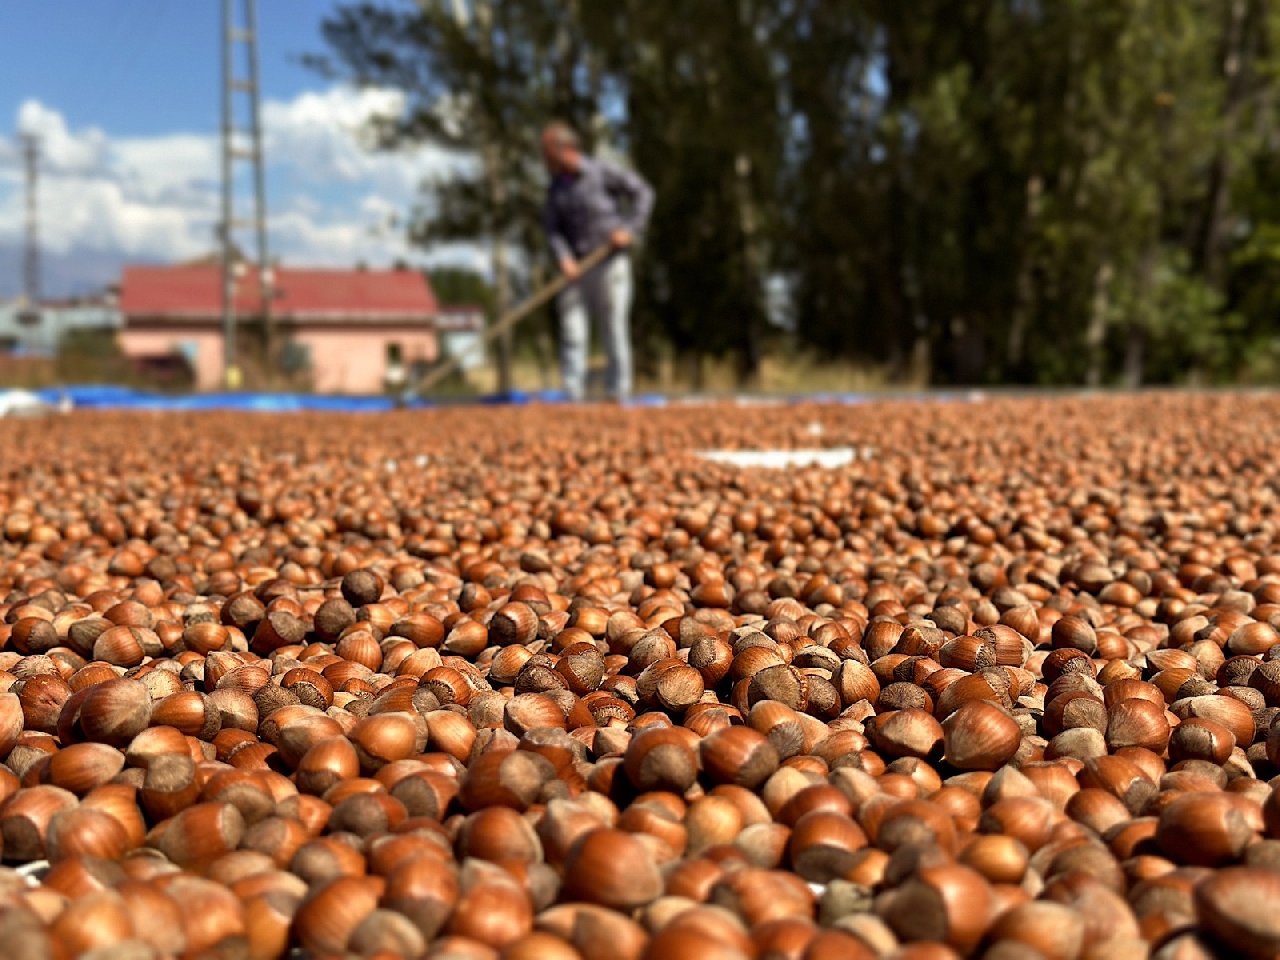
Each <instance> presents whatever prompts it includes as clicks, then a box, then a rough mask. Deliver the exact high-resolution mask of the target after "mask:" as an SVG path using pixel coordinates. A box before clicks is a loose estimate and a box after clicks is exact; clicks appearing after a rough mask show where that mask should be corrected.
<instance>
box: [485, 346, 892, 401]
mask: <svg viewBox="0 0 1280 960" xmlns="http://www.w3.org/2000/svg"><path fill="white" fill-rule="evenodd" d="M687 368H688V365H687V364H677V363H675V362H674V360H673V359H672V358H664V359H662V360H660V361H659V363H658V375H657V376H637V378H636V385H635V392H636V393H640V394H643V393H664V394H674V395H679V394H688V393H708V394H731V393H736V392H739V391H740V390H742V389H744V388H743V387H742V386H741V385H740V384H739V383H738V382H737V376H736V372H735V370H734V366H733V363H732V362H731V361H727V360H717V359H710V358H709V359H705V360H704V361H703V363H702V378H701V379H702V382H701V384H700V385H699V384H697V383H695V382H693V380H692V379H691V378H690V377H689V375H688V369H687ZM604 369H605V363H604V359H603V358H602V357H597V358H594V359H593V361H592V363H591V367H590V373H589V376H590V378H591V380H592V382H602V381H603V376H604ZM512 374H513V376H512V380H513V385H514V387H515V389H517V390H528V391H532V390H554V389H558V388H559V386H560V372H559V369H558V368H557V367H556V365H555V362H554V361H551V362H548V363H545V364H539V363H538V362H536V361H534V360H532V359H530V358H527V357H520V358H517V359H516V361H515V363H514V365H513V370H512ZM466 383H467V385H468V386H469V387H470V388H471V389H472V390H474V391H475V392H476V393H481V394H483V393H492V392H496V391H497V389H498V371H497V367H496V365H493V364H490V365H487V366H485V367H481V368H479V369H477V370H472V371H470V372H468V373H467V375H466ZM886 386H888V378H887V376H886V373H885V371H884V369H883V368H881V367H875V366H871V365H858V364H854V363H849V362H847V361H839V362H823V361H820V360H818V359H817V358H815V357H813V356H812V355H808V354H781V353H780V354H775V355H772V356H769V357H766V358H765V360H764V362H763V363H762V364H761V369H760V377H759V379H758V381H757V382H756V383H753V384H751V385H750V386H749V387H747V388H745V389H746V390H749V392H751V393H760V394H800V393H841V392H848V393H860V392H865V391H875V390H882V389H884V388H885V387H886Z"/></svg>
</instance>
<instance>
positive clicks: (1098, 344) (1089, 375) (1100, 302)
mask: <svg viewBox="0 0 1280 960" xmlns="http://www.w3.org/2000/svg"><path fill="white" fill-rule="evenodd" d="M1114 276H1115V268H1114V267H1113V266H1112V265H1111V261H1110V260H1103V261H1102V263H1101V264H1099V265H1098V271H1097V273H1095V274H1094V275H1093V306H1092V308H1091V309H1090V311H1089V326H1088V327H1087V328H1086V330H1085V348H1086V350H1087V353H1088V357H1089V366H1088V368H1087V369H1086V371H1085V378H1084V382H1085V383H1086V384H1087V385H1088V386H1091V387H1096V386H1099V385H1101V383H1102V373H1103V369H1102V368H1103V363H1104V359H1105V358H1104V356H1103V349H1102V348H1103V346H1104V344H1105V341H1106V338H1107V314H1108V312H1110V310H1111V281H1112V278H1113V277H1114Z"/></svg>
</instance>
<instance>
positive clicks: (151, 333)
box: [119, 328, 222, 390]
mask: <svg viewBox="0 0 1280 960" xmlns="http://www.w3.org/2000/svg"><path fill="white" fill-rule="evenodd" d="M119 344H120V350H121V351H122V352H123V353H124V355H125V356H128V357H144V356H154V355H156V354H164V353H175V352H182V347H183V345H184V344H194V346H195V356H194V358H193V360H192V363H193V365H194V367H195V374H196V389H197V390H216V389H218V388H219V387H221V386H222V334H221V333H219V332H217V331H215V330H209V329H196V330H173V329H169V330H148V329H145V328H144V329H141V330H138V329H128V328H126V329H124V330H121V331H120V338H119Z"/></svg>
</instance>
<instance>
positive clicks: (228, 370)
mask: <svg viewBox="0 0 1280 960" xmlns="http://www.w3.org/2000/svg"><path fill="white" fill-rule="evenodd" d="M235 7H236V3H235V0H222V223H221V229H220V233H221V240H222V335H223V370H224V376H225V379H226V385H227V387H228V388H235V387H237V386H239V383H240V368H239V365H238V364H237V362H236V360H237V352H236V327H237V323H238V318H237V317H236V309H235V288H236V262H235V260H236V246H235V236H236V230H237V228H244V227H252V228H253V232H254V235H255V239H256V241H257V244H256V245H257V258H256V259H257V266H258V281H259V290H260V292H261V295H262V303H261V315H262V324H263V335H264V338H265V346H266V355H267V357H268V361H269V360H270V357H271V341H272V336H271V334H272V321H271V299H272V294H273V287H274V278H273V276H272V272H271V263H270V260H269V259H268V254H267V213H266V188H265V182H264V176H263V164H262V120H261V113H260V109H259V100H260V97H259V93H260V86H259V83H258V38H257V26H256V24H257V9H256V3H255V0H241V2H240V4H239V7H240V15H241V23H240V24H239V25H237V24H236V22H235ZM237 47H239V48H241V49H242V50H243V64H242V65H243V67H244V69H245V74H244V75H237V72H236V49H237ZM238 93H239V94H242V95H244V98H245V99H247V100H248V104H247V106H248V127H247V128H245V127H238V126H237V123H236V94H238ZM246 141H247V142H246ZM245 160H247V161H249V162H250V163H251V164H252V166H253V216H252V217H251V218H249V219H238V218H237V217H236V211H235V192H236V191H235V173H236V162H237V161H245Z"/></svg>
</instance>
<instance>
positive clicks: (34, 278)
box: [18, 133, 40, 326]
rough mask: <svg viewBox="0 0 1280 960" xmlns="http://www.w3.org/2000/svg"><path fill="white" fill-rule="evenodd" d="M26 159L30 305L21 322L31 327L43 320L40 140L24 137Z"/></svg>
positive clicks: (25, 287)
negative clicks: (38, 192) (39, 184)
mask: <svg viewBox="0 0 1280 960" xmlns="http://www.w3.org/2000/svg"><path fill="white" fill-rule="evenodd" d="M22 156H23V160H24V161H25V166H26V172H27V246H26V250H25V251H24V252H23V258H22V292H23V294H24V297H25V299H26V301H27V302H26V305H25V306H24V307H23V309H22V312H21V313H19V314H18V322H19V323H21V324H23V325H24V326H31V325H33V324H36V323H38V322H39V321H40V210H39V206H38V205H37V202H36V196H37V194H36V187H37V184H38V182H39V178H40V138H39V137H38V136H36V135H35V134H34V133H24V134H23V135H22Z"/></svg>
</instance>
